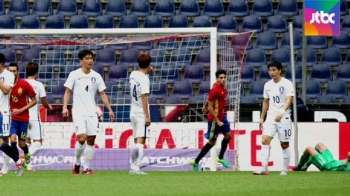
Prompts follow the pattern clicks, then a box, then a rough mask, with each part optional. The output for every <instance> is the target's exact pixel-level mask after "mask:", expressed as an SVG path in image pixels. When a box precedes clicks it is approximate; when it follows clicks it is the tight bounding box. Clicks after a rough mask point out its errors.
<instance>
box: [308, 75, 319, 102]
mask: <svg viewBox="0 0 350 196" xmlns="http://www.w3.org/2000/svg"><path fill="white" fill-rule="evenodd" d="M321 95H322V91H321V84H320V82H319V81H317V80H312V79H310V80H308V81H307V83H306V96H307V98H309V99H316V98H317V97H319V96H321Z"/></svg>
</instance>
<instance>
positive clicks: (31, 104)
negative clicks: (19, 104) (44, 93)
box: [19, 95, 38, 113]
mask: <svg viewBox="0 0 350 196" xmlns="http://www.w3.org/2000/svg"><path fill="white" fill-rule="evenodd" d="M37 103H38V100H37V99H36V97H35V95H34V96H33V97H30V102H29V103H28V104H27V105H26V106H24V107H23V108H21V109H20V111H21V112H23V111H26V110H29V109H30V108H32V107H33V106H35V105H36V104H37ZM21 112H19V113H21Z"/></svg>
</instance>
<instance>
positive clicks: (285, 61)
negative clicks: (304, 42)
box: [271, 48, 290, 67]
mask: <svg viewBox="0 0 350 196" xmlns="http://www.w3.org/2000/svg"><path fill="white" fill-rule="evenodd" d="M273 61H279V62H281V63H282V65H283V66H284V67H285V66H290V49H289V48H279V49H276V50H274V51H272V54H271V62H273Z"/></svg>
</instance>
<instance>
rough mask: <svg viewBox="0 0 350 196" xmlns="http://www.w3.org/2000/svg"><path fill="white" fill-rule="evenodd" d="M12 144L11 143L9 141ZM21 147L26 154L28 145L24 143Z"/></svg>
mask: <svg viewBox="0 0 350 196" xmlns="http://www.w3.org/2000/svg"><path fill="white" fill-rule="evenodd" d="M11 144H12V143H11ZM21 149H22V150H23V152H24V154H28V153H29V150H28V146H27V145H24V147H21Z"/></svg>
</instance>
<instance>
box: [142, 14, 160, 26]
mask: <svg viewBox="0 0 350 196" xmlns="http://www.w3.org/2000/svg"><path fill="white" fill-rule="evenodd" d="M143 27H144V28H163V19H162V17H161V16H158V15H150V16H146V18H145V23H144V25H143Z"/></svg>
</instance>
